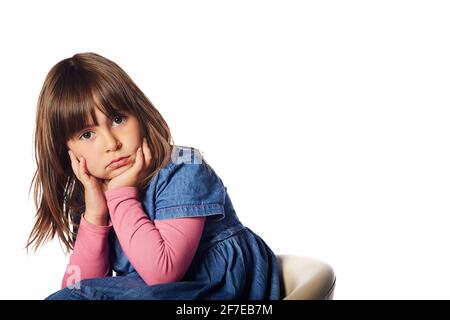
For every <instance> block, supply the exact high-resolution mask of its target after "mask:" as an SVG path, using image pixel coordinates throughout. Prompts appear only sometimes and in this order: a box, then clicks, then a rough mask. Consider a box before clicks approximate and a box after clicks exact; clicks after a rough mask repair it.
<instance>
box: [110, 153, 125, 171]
mask: <svg viewBox="0 0 450 320" xmlns="http://www.w3.org/2000/svg"><path fill="white" fill-rule="evenodd" d="M129 157H130V156H128V157H120V158H117V159H114V160H113V161H111V162H110V164H108V167H109V168H112V169H115V168H119V167H122V166H124V165H126V164H127V163H128V159H129Z"/></svg>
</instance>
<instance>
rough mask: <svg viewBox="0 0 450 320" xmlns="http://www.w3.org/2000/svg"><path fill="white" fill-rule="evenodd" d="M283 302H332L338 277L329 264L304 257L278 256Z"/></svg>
mask: <svg viewBox="0 0 450 320" xmlns="http://www.w3.org/2000/svg"><path fill="white" fill-rule="evenodd" d="M277 260H278V265H279V266H280V273H281V274H280V277H281V290H282V299H283V300H332V299H333V294H334V287H335V285H336V276H335V274H334V271H333V269H332V268H331V266H329V265H328V264H327V263H325V262H322V261H319V260H316V259H313V258H309V257H303V256H295V255H277Z"/></svg>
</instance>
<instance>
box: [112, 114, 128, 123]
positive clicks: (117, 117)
mask: <svg viewBox="0 0 450 320" xmlns="http://www.w3.org/2000/svg"><path fill="white" fill-rule="evenodd" d="M126 118H127V117H126V116H115V117H114V121H115V120H117V119H121V120H120V121H119V122H118V123H119V124H120V123H122V121H123V120H125V119H126Z"/></svg>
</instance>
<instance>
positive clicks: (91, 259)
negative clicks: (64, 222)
mask: <svg viewBox="0 0 450 320" xmlns="http://www.w3.org/2000/svg"><path fill="white" fill-rule="evenodd" d="M111 228H112V224H111V223H110V224H109V225H108V226H98V225H95V224H92V223H90V222H88V221H87V220H86V219H85V218H84V216H81V219H80V226H79V228H78V234H77V239H76V241H75V246H74V248H73V252H72V254H71V256H70V260H69V264H68V266H67V268H66V273H65V274H64V277H63V281H62V284H61V289H63V288H65V287H67V286H69V285H74V284H75V283H77V282H78V281H81V280H83V279H90V278H100V277H107V276H110V275H111V270H110V266H109V244H108V233H109V231H110V230H111Z"/></svg>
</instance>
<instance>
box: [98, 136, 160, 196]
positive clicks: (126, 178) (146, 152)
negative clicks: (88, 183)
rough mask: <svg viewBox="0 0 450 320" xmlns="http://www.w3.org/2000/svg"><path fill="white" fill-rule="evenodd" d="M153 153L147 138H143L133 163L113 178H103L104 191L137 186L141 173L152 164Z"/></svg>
mask: <svg viewBox="0 0 450 320" xmlns="http://www.w3.org/2000/svg"><path fill="white" fill-rule="evenodd" d="M150 160H151V154H150V148H149V146H148V143H147V139H145V138H144V139H143V142H142V146H141V147H140V148H138V150H137V151H136V158H135V161H134V163H133V165H132V166H131V167H130V168H129V169H127V170H126V171H124V172H123V173H121V174H119V175H118V176H117V177H115V178H113V179H111V180H103V192H105V191H107V190H110V189H113V188H120V187H135V186H136V184H137V181H138V177H139V174H140V173H141V171H144V170H145V169H147V168H148V166H149V165H150Z"/></svg>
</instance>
